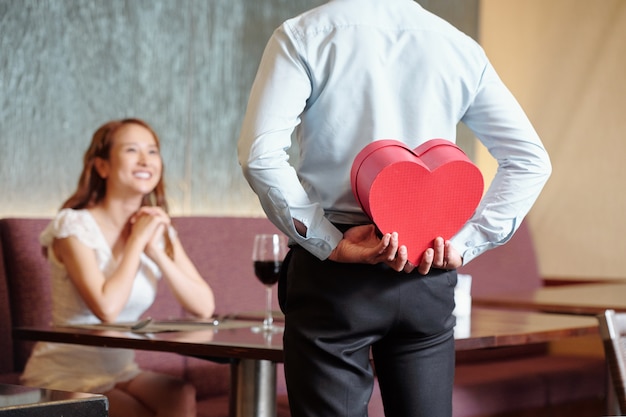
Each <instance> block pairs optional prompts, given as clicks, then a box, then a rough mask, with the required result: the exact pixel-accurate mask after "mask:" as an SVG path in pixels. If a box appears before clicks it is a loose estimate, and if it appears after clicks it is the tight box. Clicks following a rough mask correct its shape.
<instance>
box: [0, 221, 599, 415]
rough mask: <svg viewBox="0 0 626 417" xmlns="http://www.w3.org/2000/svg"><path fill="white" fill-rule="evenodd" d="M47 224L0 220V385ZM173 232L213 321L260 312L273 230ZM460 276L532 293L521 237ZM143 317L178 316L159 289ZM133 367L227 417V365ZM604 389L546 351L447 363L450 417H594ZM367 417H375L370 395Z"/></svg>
mask: <svg viewBox="0 0 626 417" xmlns="http://www.w3.org/2000/svg"><path fill="white" fill-rule="evenodd" d="M48 221H49V220H48V219H27V218H5V219H0V248H1V250H0V382H6V383H17V382H18V380H19V379H18V378H19V374H20V372H21V370H22V369H23V366H24V363H25V361H26V359H27V358H28V355H29V353H30V349H31V348H32V343H31V342H24V341H20V340H14V339H13V337H12V331H11V329H12V328H13V327H15V326H30V325H38V324H44V323H48V322H49V321H50V294H49V292H50V287H49V271H48V265H47V262H46V260H45V259H44V257H43V256H42V254H41V249H40V247H39V243H38V235H39V233H40V232H41V231H42V230H43V228H44V227H45V225H46V224H47V222H48ZM173 223H174V226H175V227H176V229H177V231H178V233H179V235H180V238H181V240H182V242H183V245H184V246H185V248H186V250H187V251H188V253H189V255H190V257H191V259H192V260H193V261H194V263H195V264H196V265H197V267H198V269H199V270H200V272H201V274H202V275H203V277H204V278H205V279H207V280H208V281H209V283H210V284H211V286H212V288H213V290H214V292H215V296H216V304H217V310H216V313H217V314H219V313H229V312H233V311H251V310H254V311H260V310H262V309H263V308H264V297H263V291H264V290H263V286H262V285H261V284H260V283H259V282H258V281H257V280H256V279H255V278H254V276H253V273H252V264H251V261H250V255H251V250H252V236H254V234H256V233H260V232H272V231H275V230H276V229H275V227H274V226H273V225H272V224H270V223H269V221H268V220H267V219H264V218H239V217H206V216H202V217H177V218H174V219H173ZM462 272H465V273H469V274H472V276H473V293H474V294H480V293H487V292H495V293H497V292H498V291H509V290H514V289H516V288H530V287H533V286H539V285H542V283H541V279H540V278H539V275H538V273H537V267H536V262H535V257H534V253H533V248H532V240H531V239H530V235H529V233H528V230H527V229H526V228H525V227H522V229H521V230H520V232H519V233H518V234H516V235H515V237H514V238H513V240H512V241H511V242H510V243H509V244H507V245H505V246H503V247H501V248H499V249H496V250H494V251H492V252H489V253H487V254H485V255H483V256H482V257H480V258H478V259H477V260H475V261H474V262H472V263H470V264H469V265H468V266H466V267H464V268H463V269H462ZM277 307H278V306H277V305H275V308H277ZM147 314H149V315H151V316H152V317H170V316H179V315H181V314H182V310H181V308H180V307H179V306H178V304H177V303H176V302H175V300H174V298H173V296H172V295H171V294H170V293H169V292H168V291H167V290H166V288H162V289H160V291H159V296H158V299H157V301H156V303H155V305H154V306H153V307H152V308H151V310H150V311H149V312H148V313H147ZM137 358H138V361H139V363H140V364H141V365H142V366H143V367H145V368H150V369H154V370H158V371H162V372H168V373H172V374H174V375H178V376H180V377H182V378H186V379H188V380H189V381H191V382H192V383H194V384H195V385H196V387H197V391H198V401H199V404H198V407H199V408H198V409H199V415H200V416H207V417H209V416H211V417H213V416H215V417H217V416H220V417H226V416H228V402H229V387H230V377H229V374H230V373H229V365H227V364H218V363H214V362H210V361H206V360H202V359H198V358H191V357H185V356H182V355H177V354H174V353H162V352H146V351H138V352H137ZM605 382H606V376H605V369H604V367H603V364H602V360H601V359H597V358H584V357H563V356H553V355H551V354H550V353H549V352H548V349H547V345H531V346H529V347H525V348H524V349H494V350H484V351H480V352H471V353H465V354H462V355H458V358H457V378H456V383H455V389H454V416H455V417H479V416H500V417H501V416H523V415H532V416H543V415H545V416H560V415H567V416H570V415H576V416H584V415H585V414H584V413H581V412H579V411H580V410H583V409H585V408H590V407H591V409H593V411H595V413H594V414H589V415H601V412H602V410H601V409H599V410H598V405H599V404H600V405H601V403H602V395H603V393H604V387H605ZM277 392H278V403H277V410H278V415H279V416H281V417H282V416H284V417H286V416H289V411H288V405H287V399H286V389H285V383H284V379H283V377H282V365H280V364H279V368H278V387H277ZM593 407H595V408H593ZM568 410H569V413H568ZM572 410H574V413H572V412H571V411H572ZM525 413H526V414H525ZM542 413H543V414H542ZM369 415H370V417H382V416H383V413H382V405H381V400H380V395H379V393H378V390H377V389H376V390H375V392H374V395H373V398H372V401H371V403H370V414H369ZM388 417H393V416H388Z"/></svg>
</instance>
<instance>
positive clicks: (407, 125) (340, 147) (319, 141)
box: [238, 0, 551, 263]
mask: <svg viewBox="0 0 626 417" xmlns="http://www.w3.org/2000/svg"><path fill="white" fill-rule="evenodd" d="M459 121H462V122H463V123H465V124H466V125H467V126H468V127H469V128H470V129H471V130H472V131H473V132H474V134H475V135H476V137H478V138H479V140H480V141H481V142H482V143H483V144H484V145H485V146H486V147H487V149H488V150H489V152H490V153H491V154H492V155H493V156H494V157H495V158H496V159H497V161H498V164H499V168H498V171H497V174H496V176H495V178H494V180H493V182H492V185H491V187H490V188H489V190H488V191H487V193H486V194H485V196H484V197H483V199H482V201H481V203H480V205H479V207H478V208H477V210H476V212H475V214H474V216H473V217H472V218H471V219H470V220H469V221H468V222H467V223H466V224H465V226H463V228H462V229H461V230H460V231H459V232H458V233H457V234H456V235H455V236H454V237H453V238H452V244H453V246H454V247H455V248H456V249H457V250H458V251H459V253H461V255H462V256H463V259H464V263H467V262H469V261H470V260H471V259H473V258H475V257H476V256H478V255H479V254H480V253H482V252H484V251H486V250H488V249H490V248H493V247H494V246H497V245H500V244H503V243H505V242H506V241H507V240H508V239H509V238H510V237H511V236H512V235H513V233H514V231H515V230H516V229H517V228H518V227H519V225H520V223H521V221H522V219H523V218H524V216H525V215H526V214H527V213H528V211H529V210H530V208H531V206H532V204H533V203H534V202H535V200H536V198H537V197H538V195H539V193H540V191H541V189H542V188H543V186H544V184H545V182H546V181H547V179H548V177H549V175H550V172H551V166H550V160H549V158H548V155H547V153H546V150H545V149H544V147H543V145H542V143H541V141H540V139H539V137H538V135H537V133H536V132H535V130H534V128H533V126H532V125H531V123H530V121H529V120H528V118H527V117H526V115H525V114H524V112H523V110H522V109H521V107H520V106H519V104H518V103H517V101H516V100H515V98H514V97H513V96H512V95H511V93H510V92H509V90H508V89H507V88H506V87H505V85H504V84H503V83H502V81H501V80H500V78H499V77H498V75H497V74H496V72H495V70H494V69H493V67H492V66H491V64H490V63H489V61H488V59H487V57H486V56H485V54H484V51H483V50H482V48H481V47H480V46H479V45H478V44H477V43H476V42H475V41H473V40H472V39H471V38H470V37H468V36H466V35H464V34H463V33H461V32H460V31H458V30H457V29H455V28H454V27H453V26H451V25H450V24H448V23H447V22H445V21H444V20H442V19H440V18H438V17H436V16H435V15H433V14H431V13H429V12H428V11H426V10H424V9H423V8H422V7H421V6H419V5H418V4H417V3H415V2H414V1H413V0H331V1H330V2H328V3H327V4H324V5H322V6H320V7H318V8H316V9H313V10H311V11H308V12H306V13H304V14H302V15H300V16H298V17H295V18H293V19H290V20H288V21H286V22H285V23H283V24H282V25H281V26H280V27H279V28H277V29H276V31H275V32H274V33H273V35H272V37H271V38H270V40H269V42H268V44H267V46H266V49H265V52H264V54H263V58H262V60H261V63H260V66H259V69H258V73H257V76H256V79H255V81H254V85H253V87H252V91H251V94H250V99H249V103H248V109H247V112H246V116H245V119H244V122H243V126H242V130H241V136H240V139H239V145H238V151H239V162H240V164H241V166H242V169H243V172H244V175H245V177H246V179H247V180H248V182H249V183H250V185H251V187H252V189H253V190H254V191H255V192H256V194H257V195H258V196H259V200H260V202H261V205H262V207H263V209H264V210H265V212H266V214H267V216H268V218H269V219H270V220H271V221H272V222H273V223H274V224H276V225H277V227H279V228H280V229H281V230H282V231H283V232H284V233H285V234H287V235H288V236H289V237H290V238H291V239H292V240H294V241H296V242H297V243H298V244H300V245H301V246H303V247H304V248H305V249H307V250H308V251H310V252H311V253H313V254H314V255H316V256H317V257H318V258H320V259H326V258H327V257H328V256H329V255H330V253H331V252H332V250H333V249H334V248H335V247H336V246H337V244H338V242H339V241H340V240H341V238H342V233H341V232H340V231H339V230H337V228H335V226H333V224H332V223H331V222H335V223H347V224H362V223H368V222H371V221H370V220H369V219H368V218H367V216H366V215H365V214H364V213H363V211H362V210H361V208H360V206H359V204H358V203H357V201H356V200H355V198H354V196H353V194H352V190H351V187H350V168H351V166H352V161H353V160H354V157H355V156H356V155H357V154H358V153H359V151H360V150H361V149H363V147H365V146H366V145H367V144H368V143H370V142H372V141H375V140H380V139H396V140H401V141H403V142H405V143H406V144H407V145H408V146H409V147H411V148H415V147H417V146H418V145H420V144H421V143H423V142H425V141H427V140H429V139H433V138H445V139H449V140H450V141H453V142H454V141H455V140H456V125H457V123H458V122H459ZM294 132H295V134H294V135H292V134H293V133H294ZM292 138H294V139H295V140H296V141H297V142H298V149H299V151H300V154H299V157H298V161H297V166H292V165H291V164H290V161H289V157H288V154H287V151H288V150H289V148H290V146H291V141H292ZM293 219H297V220H299V221H301V222H302V223H304V225H306V226H307V228H308V230H307V235H306V237H302V236H300V235H299V234H298V233H297V232H296V230H295V228H294V224H293ZM401 239H402V236H400V243H402V242H401Z"/></svg>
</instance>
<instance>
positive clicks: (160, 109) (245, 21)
mask: <svg viewBox="0 0 626 417" xmlns="http://www.w3.org/2000/svg"><path fill="white" fill-rule="evenodd" d="M324 2H325V0H263V1H258V0H208V1H207V0H185V1H176V0H107V1H92V0H20V1H14V0H0V51H1V52H0V80H1V82H0V217H7V216H51V215H53V214H54V213H55V211H56V210H57V209H58V207H59V205H60V204H61V203H62V202H63V201H64V199H65V198H66V197H68V196H69V194H70V193H71V192H72V191H73V189H74V187H75V185H76V181H77V179H78V175H79V173H80V170H81V167H82V155H83V153H84V150H85V149H86V148H87V146H88V144H89V141H90V139H91V135H92V134H93V132H94V131H95V130H96V128H97V127H98V126H99V125H101V124H102V123H104V122H105V121H108V120H110V119H116V118H122V117H140V118H143V119H145V120H146V121H148V122H149V123H150V124H151V125H152V126H153V127H154V128H155V130H156V132H157V133H158V134H159V136H160V138H161V141H162V151H163V152H162V153H163V158H164V163H165V166H166V171H165V173H166V183H167V192H168V197H169V203H170V206H171V207H170V208H171V212H172V213H173V214H177V215H192V214H211V215H219V214H230V215H261V214H262V212H261V209H260V205H259V203H258V201H257V199H256V196H254V195H253V194H252V192H251V191H250V189H249V187H248V185H247V183H246V182H245V180H244V179H243V176H242V175H241V172H240V169H239V166H238V164H237V158H236V141H237V138H238V134H239V128H240V124H241V120H242V118H243V114H244V111H245V106H246V101H247V98H248V93H249V90H250V87H251V84H252V80H253V77H254V74H255V72H256V69H257V66H258V62H259V60H260V57H261V54H262V52H263V48H264V46H265V43H266V41H267V39H268V38H269V36H270V35H271V33H272V31H273V30H274V28H275V27H276V26H278V25H279V24H280V23H281V22H282V21H283V20H285V19H286V18H288V17H291V16H294V15H296V14H298V13H300V12H302V11H304V10H306V9H309V8H312V7H314V6H317V5H320V4H322V3H324ZM422 4H423V5H424V6H428V7H429V8H430V7H431V6H432V9H433V10H434V11H435V12H437V13H440V14H443V15H445V16H446V17H447V18H448V19H450V20H451V21H453V22H454V23H455V24H456V25H458V26H459V27H461V28H463V29H464V30H466V31H467V32H468V33H470V34H475V33H476V31H477V15H478V11H477V4H478V0H431V1H425V2H423V3H422ZM461 142H462V143H463V144H464V145H463V146H464V147H465V148H466V150H467V151H468V153H470V154H471V152H472V149H471V148H472V147H473V140H472V137H471V135H468V134H467V132H464V131H461ZM294 152H295V150H294Z"/></svg>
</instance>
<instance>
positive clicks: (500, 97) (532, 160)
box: [452, 63, 552, 264]
mask: <svg viewBox="0 0 626 417" xmlns="http://www.w3.org/2000/svg"><path fill="white" fill-rule="evenodd" d="M462 121H463V122H464V123H465V124H466V125H467V126H468V127H469V128H470V129H471V130H472V131H473V132H474V134H476V136H477V137H478V139H479V140H480V141H481V142H482V143H483V144H484V145H485V147H486V148H487V150H488V151H489V153H490V154H491V155H492V156H493V157H494V158H495V159H496V160H497V162H498V170H497V172H496V175H495V177H494V179H493V181H492V183H491V186H490V187H489V189H488V190H487V192H486V193H485V195H484V197H483V198H482V200H481V202H480V204H479V206H478V208H477V209H476V212H475V213H474V215H473V216H472V218H471V219H470V220H469V221H468V222H467V223H466V224H465V226H464V227H463V228H462V229H461V230H460V231H459V232H458V233H457V234H456V235H455V236H454V237H453V238H452V244H453V246H454V247H455V248H456V249H457V250H459V252H461V255H462V256H463V262H464V263H465V264H467V263H468V262H469V261H471V260H472V259H474V258H475V257H477V256H478V255H480V254H481V253H483V252H485V251H487V250H489V249H492V248H494V247H496V246H499V245H502V244H504V243H506V242H507V241H508V240H509V239H510V238H511V237H512V236H513V234H514V233H515V231H516V230H517V229H518V228H519V226H520V224H521V221H522V220H523V218H524V217H525V216H526V214H528V212H529V211H530V208H531V207H532V205H533V204H534V203H535V201H536V199H537V197H538V196H539V194H540V192H541V190H542V189H543V186H544V185H545V183H546V182H547V180H548V178H549V176H550V174H551V171H552V166H551V163H550V159H549V157H548V153H547V152H546V149H545V148H544V146H543V144H542V142H541V140H540V138H539V136H538V135H537V132H536V131H535V129H534V128H533V126H532V124H531V123H530V121H529V120H528V117H527V116H526V114H525V113H524V111H523V110H522V108H521V106H520V105H519V103H518V102H517V100H516V99H515V98H514V97H513V95H512V94H511V93H510V91H509V90H508V89H507V88H506V86H505V85H504V84H503V82H502V81H501V80H500V78H499V77H498V75H497V74H496V72H495V70H494V68H493V67H492V66H491V64H489V63H487V65H486V67H485V70H484V73H483V77H482V79H481V82H480V84H479V87H478V89H477V91H476V96H475V98H474V100H473V101H472V104H471V105H470V107H469V108H468V110H467V111H466V113H465V115H464V116H463V118H462Z"/></svg>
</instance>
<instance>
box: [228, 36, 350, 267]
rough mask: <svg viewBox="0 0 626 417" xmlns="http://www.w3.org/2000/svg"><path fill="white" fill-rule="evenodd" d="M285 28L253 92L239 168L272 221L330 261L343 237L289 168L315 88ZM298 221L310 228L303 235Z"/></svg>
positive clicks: (268, 49) (271, 42) (274, 40)
mask: <svg viewBox="0 0 626 417" xmlns="http://www.w3.org/2000/svg"><path fill="white" fill-rule="evenodd" d="M287 30H288V29H286V28H285V26H283V27H281V28H279V29H277V30H276V31H275V32H274V34H273V35H272V37H271V38H270V40H269V42H268V44H267V46H266V48H265V51H264V54H263V58H262V59H261V63H260V65H259V70H258V72H257V76H256V79H255V81H254V84H253V86H252V90H251V93H250V98H249V102H248V109H247V112H246V116H245V118H244V122H243V125H242V130H241V134H240V138H239V143H238V156H239V163H240V165H241V167H242V170H243V174H244V176H245V178H246V180H247V181H248V183H249V184H250V186H251V188H252V189H253V190H254V192H255V193H256V194H257V196H258V197H259V201H260V202H261V206H262V207H263V209H264V211H265V213H266V214H267V216H268V218H269V219H270V220H271V221H272V222H273V223H274V224H275V225H276V226H277V227H278V228H279V229H280V230H281V231H282V232H283V233H285V234H286V235H287V236H289V237H290V238H291V239H292V240H293V241H295V242H297V243H298V244H299V245H301V246H302V247H304V248H305V249H307V250H308V251H309V252H311V253H313V254H314V255H315V256H317V257H318V258H320V259H326V258H327V257H328V256H329V255H330V253H331V252H332V250H333V249H334V248H335V247H336V246H337V244H338V243H339V241H340V240H341V239H342V237H343V234H342V233H341V232H340V231H339V230H338V229H337V228H336V227H335V226H333V225H332V223H330V222H329V221H328V219H326V217H325V216H324V210H323V208H322V207H321V205H320V203H319V202H317V201H313V200H312V199H311V198H310V196H309V195H308V194H307V192H306V190H305V189H304V187H303V186H302V184H301V183H300V181H299V179H298V176H297V174H296V171H295V170H294V168H293V167H292V166H291V165H290V164H289V156H288V154H287V151H288V149H289V148H290V146H291V135H292V133H293V131H294V129H295V127H296V126H297V125H298V124H299V123H300V118H299V115H300V114H301V112H302V111H303V110H304V108H305V106H306V103H307V100H308V98H309V96H310V94H311V84H310V80H309V77H308V76H307V72H306V66H305V65H304V64H303V62H302V60H301V59H300V57H299V54H298V52H297V50H296V48H295V46H294V41H293V38H292V37H290V36H289V35H288V33H287ZM294 219H295V220H298V221H300V222H302V223H303V224H304V225H305V226H306V227H307V234H306V237H304V236H301V235H300V234H298V232H297V231H296V229H295V227H294Z"/></svg>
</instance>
